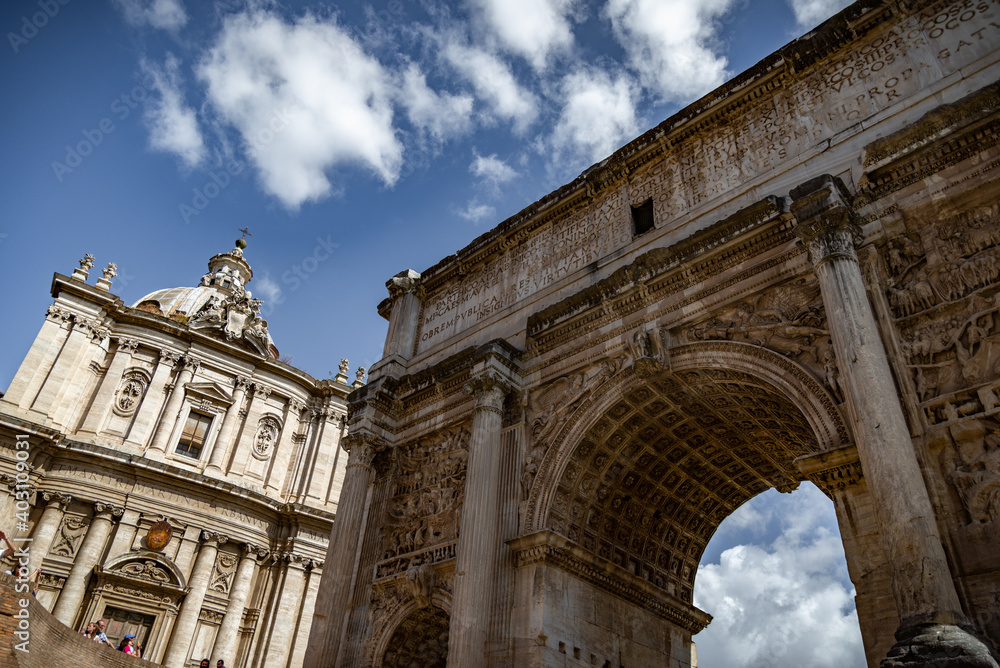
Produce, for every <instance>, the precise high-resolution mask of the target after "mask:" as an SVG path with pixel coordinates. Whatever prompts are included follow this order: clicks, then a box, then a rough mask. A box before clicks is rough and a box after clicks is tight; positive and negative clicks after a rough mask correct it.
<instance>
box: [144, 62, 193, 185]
mask: <svg viewBox="0 0 1000 668" xmlns="http://www.w3.org/2000/svg"><path fill="white" fill-rule="evenodd" d="M142 70H143V72H144V73H145V75H146V76H147V77H149V79H150V81H152V88H153V90H155V91H156V92H157V93H158V97H157V98H153V99H151V100H150V102H148V103H147V105H146V112H145V119H146V123H147V125H148V126H149V143H150V145H151V146H152V147H153V148H154V149H157V150H159V151H166V152H168V153H174V154H176V155H177V156H178V157H179V158H180V159H181V161H182V162H183V163H184V164H185V165H186V166H187V167H194V166H195V165H197V164H198V163H200V162H201V161H202V159H203V158H204V157H205V142H204V140H203V139H202V136H201V130H200V129H199V127H198V118H197V115H196V114H195V111H194V109H192V108H191V107H189V106H187V104H186V103H185V101H184V93H183V92H182V90H181V75H180V62H179V61H178V60H177V58H175V57H174V56H173V55H168V56H167V60H166V62H165V63H164V65H163V67H159V66H156V65H153V64H151V63H149V62H146V61H143V63H142Z"/></svg>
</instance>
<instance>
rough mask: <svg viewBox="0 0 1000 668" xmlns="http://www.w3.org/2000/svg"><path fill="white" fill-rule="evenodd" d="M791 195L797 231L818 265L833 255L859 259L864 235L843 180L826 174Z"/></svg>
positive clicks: (796, 189) (813, 260) (798, 188)
mask: <svg viewBox="0 0 1000 668" xmlns="http://www.w3.org/2000/svg"><path fill="white" fill-rule="evenodd" d="M791 196H792V213H793V214H794V215H795V217H796V219H798V225H797V226H796V228H795V233H796V234H797V235H798V236H799V238H800V239H802V241H803V242H805V244H806V246H807V247H808V248H809V256H810V259H811V260H812V262H813V264H814V265H818V264H820V263H821V262H823V261H824V260H827V259H829V258H833V257H843V258H848V259H851V260H854V261H857V259H858V255H857V251H856V250H855V248H856V247H857V246H858V245H860V244H861V242H862V241H863V240H864V237H863V236H862V234H861V228H860V227H859V226H858V223H857V220H856V216H855V215H854V210H853V209H852V208H851V205H850V200H851V196H850V193H848V192H847V190H846V189H845V188H844V184H843V183H841V181H840V179H837V178H834V177H832V176H830V175H829V174H824V175H823V176H820V177H817V178H815V179H812V180H811V181H807V182H805V183H803V184H802V185H800V186H799V187H797V188H795V189H793V190H792V192H791Z"/></svg>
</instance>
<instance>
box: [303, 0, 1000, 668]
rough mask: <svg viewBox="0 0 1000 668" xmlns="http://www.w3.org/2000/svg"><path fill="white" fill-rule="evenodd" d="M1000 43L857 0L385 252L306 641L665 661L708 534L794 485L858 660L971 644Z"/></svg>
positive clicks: (986, 462) (923, 13)
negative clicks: (629, 133) (511, 191)
mask: <svg viewBox="0 0 1000 668" xmlns="http://www.w3.org/2000/svg"><path fill="white" fill-rule="evenodd" d="M998 47H1000V3H998V2H996V1H995V0H982V1H981V2H977V1H975V0H965V1H961V2H953V1H951V0H939V1H937V2H925V1H923V0H913V1H909V2H907V1H886V2H881V1H878V0H870V1H868V2H859V3H857V4H856V5H854V6H852V7H849V8H848V9H847V10H845V11H844V12H843V13H841V14H840V15H838V16H836V17H834V18H833V19H831V20H830V21H828V22H827V23H825V24H824V25H823V26H821V27H820V28H818V29H817V30H816V31H814V32H813V33H810V34H809V35H807V36H805V37H803V38H801V39H798V40H796V41H794V42H792V43H791V44H789V45H788V46H786V47H785V48H783V49H781V50H779V51H778V52H776V53H775V54H773V55H772V56H770V57H769V58H767V59H765V60H764V61H762V62H761V63H759V64H758V65H757V66H755V67H754V68H753V69H751V70H749V71H747V72H745V73H743V74H742V75H740V76H738V77H737V78H736V79H734V80H733V81H731V82H730V83H728V84H727V85H725V86H723V87H722V88H720V89H719V90H716V91H714V92H713V93H711V94H709V95H707V96H706V97H704V98H702V99H701V100H698V101H697V102H695V103H694V104H692V105H691V106H689V107H688V108H686V109H684V110H683V111H681V112H680V113H678V114H677V115H675V116H674V117H672V118H670V119H668V120H667V121H665V122H664V123H663V124H661V125H660V126H658V127H656V128H654V129H652V130H650V131H649V132H647V133H646V134H644V135H643V136H641V137H639V138H638V139H636V140H634V141H632V142H631V143H629V144H628V145H626V146H625V147H623V148H622V149H620V150H619V151H617V152H616V153H615V154H614V155H612V156H610V157H609V158H608V159H606V160H604V161H603V162H601V163H599V164H597V165H594V166H593V167H591V168H590V169H588V170H587V171H586V172H584V173H583V174H582V175H581V176H580V177H578V178H577V179H576V180H574V181H573V182H572V183H570V184H568V185H566V186H564V187H562V188H560V189H559V190H557V191H555V192H553V193H551V194H550V195H548V196H547V197H545V198H543V199H541V200H539V201H538V202H536V203H534V204H532V205H531V206H529V207H528V208H526V209H524V210H523V211H522V212H521V213H519V214H517V215H516V216H514V217H512V218H510V219H508V220H506V221H504V222H503V223H501V224H500V225H499V226H497V227H496V228H494V229H493V230H491V231H490V232H487V233H486V234H484V235H482V236H481V237H479V238H478V239H476V240H475V241H474V242H472V243H471V244H470V245H469V246H467V247H466V248H464V249H462V250H461V251H459V252H458V253H457V254H455V255H452V256H449V257H446V258H445V259H443V260H442V261H441V262H439V263H438V264H436V265H435V266H433V267H431V268H429V269H427V270H426V271H424V272H422V273H417V272H415V271H404V272H402V273H400V274H398V275H397V276H395V277H393V278H392V279H391V280H390V281H389V282H388V284H387V285H388V289H389V297H388V298H387V299H386V300H385V301H383V302H382V304H380V305H379V310H380V312H381V313H382V314H383V315H384V316H385V317H386V318H387V319H388V320H389V332H388V336H387V339H386V344H385V350H384V358H383V359H382V360H381V361H380V362H379V363H378V365H377V366H375V367H373V368H372V369H371V373H370V380H369V383H368V385H367V386H365V387H363V388H360V389H358V390H356V391H355V392H354V393H353V394H352V396H351V408H350V416H349V435H348V436H347V438H346V440H345V443H346V446H345V447H346V448H347V449H348V450H349V453H350V455H349V463H348V469H347V474H346V478H345V480H344V487H343V493H342V496H341V499H340V506H339V508H338V512H337V517H336V521H335V523H334V528H333V534H332V540H331V542H330V551H329V553H328V556H327V560H326V568H325V570H324V572H323V579H322V583H321V586H320V593H319V600H318V603H317V609H316V614H315V618H314V622H313V626H312V631H311V635H310V649H309V651H308V652H307V659H306V662H307V664H311V665H316V666H332V665H338V666H381V667H385V668H397V667H403V666H445V665H447V666H460V667H463V668H464V667H470V666H472V667H475V666H519V667H521V666H613V667H615V668H618V667H619V666H624V667H627V668H638V667H642V666H670V667H671V668H674V667H681V666H690V665H693V664H694V663H695V661H694V660H693V658H692V646H691V641H692V635H694V634H696V633H697V632H698V631H699V630H700V629H702V628H704V627H705V625H706V624H708V623H709V622H710V620H711V616H710V614H709V613H710V612H711V611H702V610H699V609H697V608H696V607H695V606H694V605H693V604H692V589H693V585H694V580H695V577H696V575H697V568H698V563H699V559H700V557H701V555H702V552H703V550H704V549H705V546H706V544H707V542H708V540H709V538H710V537H711V536H712V534H713V532H714V531H715V529H716V528H717V527H718V526H719V523H720V522H721V521H722V520H723V519H725V518H726V517H727V516H728V515H729V514H730V513H732V512H733V510H734V509H735V508H737V507H738V506H739V505H740V504H741V503H743V502H744V501H746V500H747V499H749V498H751V497H753V496H754V495H756V494H758V493H760V492H762V491H764V490H766V489H769V488H771V487H775V488H777V489H778V490H781V491H791V490H793V489H795V488H796V486H797V485H799V484H800V482H801V481H804V480H810V481H813V482H814V483H816V484H817V485H818V486H819V487H820V489H822V490H823V491H824V492H825V493H826V494H827V495H828V496H829V497H830V498H831V499H832V500H833V503H834V504H835V507H836V512H837V516H838V519H839V523H840V529H841V533H842V536H843V542H844V548H845V551H846V555H847V563H848V567H849V570H850V575H851V579H852V581H853V582H854V584H855V586H856V588H857V608H858V613H859V617H860V622H861V630H862V635H863V637H864V643H865V649H866V653H867V657H868V662H869V665H870V666H878V665H879V664H880V663H881V665H882V666H917V665H934V666H984V667H985V666H996V665H997V664H996V658H995V657H996V653H997V652H998V651H1000V169H998V166H1000V48H998ZM991 654H992V656H991Z"/></svg>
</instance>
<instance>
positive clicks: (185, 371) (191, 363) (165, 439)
mask: <svg viewBox="0 0 1000 668" xmlns="http://www.w3.org/2000/svg"><path fill="white" fill-rule="evenodd" d="M200 364H201V362H199V361H198V360H195V359H192V358H190V357H185V358H184V363H183V366H182V367H181V370H180V372H179V373H178V374H177V379H176V380H175V381H174V390H173V392H171V393H170V398H169V399H168V400H167V407H166V408H165V409H164V410H163V418H162V419H161V420H160V425H159V429H157V431H156V436H155V437H154V438H153V444H152V445H151V446H150V447H149V449H150V450H155V451H158V452H166V451H167V443H169V442H170V438H171V436H172V435H173V431H174V426H175V423H176V422H177V418H178V417H179V415H178V414H179V413H180V411H181V406H182V405H183V403H184V386H185V385H187V384H188V383H190V382H191V379H192V378H193V377H194V374H195V371H197V370H198V366H199V365H200Z"/></svg>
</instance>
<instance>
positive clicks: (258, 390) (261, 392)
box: [253, 383, 271, 401]
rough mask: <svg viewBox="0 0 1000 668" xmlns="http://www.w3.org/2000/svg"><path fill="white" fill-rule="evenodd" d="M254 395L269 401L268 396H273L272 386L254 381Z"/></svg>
mask: <svg viewBox="0 0 1000 668" xmlns="http://www.w3.org/2000/svg"><path fill="white" fill-rule="evenodd" d="M253 395H254V396H255V397H259V398H260V399H261V400H262V401H267V398H268V397H270V396H271V388H270V387H268V386H267V385H263V384H261V383H254V384H253Z"/></svg>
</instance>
